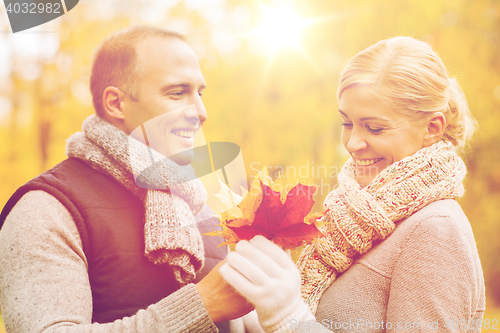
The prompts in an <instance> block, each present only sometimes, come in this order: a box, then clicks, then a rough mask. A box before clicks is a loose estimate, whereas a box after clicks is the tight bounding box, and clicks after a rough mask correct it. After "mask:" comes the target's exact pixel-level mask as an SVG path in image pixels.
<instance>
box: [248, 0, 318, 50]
mask: <svg viewBox="0 0 500 333" xmlns="http://www.w3.org/2000/svg"><path fill="white" fill-rule="evenodd" d="M262 9H263V19H262V22H261V24H260V25H259V26H258V27H257V28H256V29H255V30H254V31H253V33H252V35H254V36H255V37H257V38H259V39H261V40H262V41H265V43H266V44H267V46H268V47H269V48H270V49H271V50H272V51H273V52H274V51H277V50H278V49H281V48H286V47H293V48H297V49H300V48H301V44H300V37H301V34H302V31H303V29H304V28H305V27H306V26H308V25H309V24H310V22H309V21H310V20H307V19H304V18H302V17H300V16H299V15H297V14H296V13H295V12H294V10H293V8H292V5H291V3H290V2H289V3H287V4H286V5H284V6H280V7H265V6H263V7H262Z"/></svg>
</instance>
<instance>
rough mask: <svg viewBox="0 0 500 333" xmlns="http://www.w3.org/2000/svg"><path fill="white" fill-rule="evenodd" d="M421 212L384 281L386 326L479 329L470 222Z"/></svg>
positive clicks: (477, 269) (478, 274)
mask: <svg viewBox="0 0 500 333" xmlns="http://www.w3.org/2000/svg"><path fill="white" fill-rule="evenodd" d="M454 214H460V215H461V216H453V214H451V216H437V215H431V216H426V217H425V218H424V219H422V220H421V222H420V223H418V224H417V225H416V226H415V228H414V230H413V232H412V233H411V234H410V235H409V236H408V238H407V241H406V244H405V246H403V247H402V248H401V253H400V257H399V259H398V261H397V262H396V265H395V267H394V271H393V274H392V281H391V286H390V294H389V302H388V310H387V318H386V319H387V320H386V321H387V324H388V325H389V322H390V323H391V326H392V329H390V328H389V327H387V328H388V329H387V331H389V332H391V331H407V332H418V331H421V332H428V331H430V330H431V331H439V332H480V327H477V326H476V324H477V323H479V322H480V321H478V322H476V320H480V319H482V318H483V311H484V303H483V302H484V298H483V296H482V295H483V294H484V284H482V281H483V279H482V270H481V266H480V263H479V258H478V256H477V249H476V246H475V242H474V237H473V234H472V230H471V228H470V225H469V223H468V221H467V219H466V218H465V216H464V215H463V213H462V212H461V211H459V212H458V211H455V213H454Z"/></svg>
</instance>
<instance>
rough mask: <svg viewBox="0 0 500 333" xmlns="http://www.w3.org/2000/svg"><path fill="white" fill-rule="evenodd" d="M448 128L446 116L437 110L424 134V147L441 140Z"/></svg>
mask: <svg viewBox="0 0 500 333" xmlns="http://www.w3.org/2000/svg"><path fill="white" fill-rule="evenodd" d="M445 129H446V117H445V116H444V114H442V113H441V112H435V113H433V114H432V116H431V118H430V120H429V124H428V125H427V129H426V133H425V135H424V142H423V146H424V147H429V146H430V145H432V144H434V143H436V142H438V141H439V140H441V138H442V137H443V134H444V130H445Z"/></svg>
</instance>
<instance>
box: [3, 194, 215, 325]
mask: <svg viewBox="0 0 500 333" xmlns="http://www.w3.org/2000/svg"><path fill="white" fill-rule="evenodd" d="M0 304H1V306H2V313H3V317H4V323H5V327H6V330H7V332H9V333H17V332H43V333H48V332H54V333H55V332H57V333H59V332H68V333H72V332H82V333H83V332H93V333H99V332H107V333H109V332H124V333H133V332H151V333H154V332H158V333H159V332H162V333H163V332H217V328H216V327H215V325H214V323H213V322H212V321H211V319H210V317H209V315H208V313H207V311H206V309H205V307H204V304H203V302H202V300H201V298H200V296H199V294H198V293H197V291H196V287H195V286H194V285H193V284H190V285H187V286H185V287H183V288H181V289H179V290H178V291H176V292H175V293H173V294H171V295H170V296H168V297H166V298H164V299H162V300H160V301H159V302H158V303H156V304H152V305H151V306H149V307H148V308H147V309H144V310H140V311H138V312H137V313H136V314H135V315H133V316H131V317H126V318H122V319H120V320H116V321H115V322H112V323H107V324H97V323H95V324H92V322H91V319H92V293H91V289H90V283H89V279H88V274H87V261H86V258H85V254H84V252H83V248H82V244H81V239H80V237H79V234H78V229H77V228H76V225H75V223H74V221H73V219H72V217H71V215H70V213H69V212H68V211H67V210H66V208H65V207H64V206H63V205H62V204H61V203H60V202H59V201H58V200H57V199H55V198H54V197H52V196H51V195H49V194H48V193H46V192H43V191H32V192H28V193H26V194H25V195H24V196H23V197H22V198H21V199H20V200H19V202H18V203H17V204H16V205H15V206H14V208H13V209H12V211H11V212H10V214H9V216H8V217H7V219H6V221H5V224H4V226H3V227H2V230H1V232H0Z"/></svg>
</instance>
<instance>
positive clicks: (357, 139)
mask: <svg viewBox="0 0 500 333" xmlns="http://www.w3.org/2000/svg"><path fill="white" fill-rule="evenodd" d="M367 146H368V145H367V143H366V141H365V139H364V137H363V135H362V133H360V131H358V130H352V131H351V136H350V137H349V141H348V142H347V147H346V148H347V150H348V151H349V152H350V153H356V152H358V151H360V150H363V149H365V148H366V147H367Z"/></svg>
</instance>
